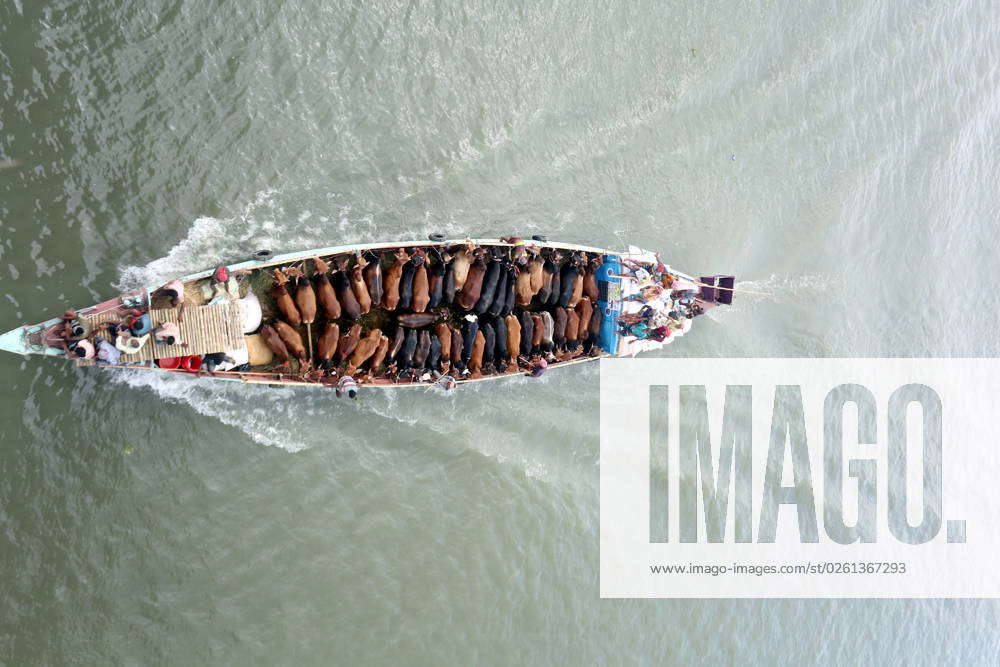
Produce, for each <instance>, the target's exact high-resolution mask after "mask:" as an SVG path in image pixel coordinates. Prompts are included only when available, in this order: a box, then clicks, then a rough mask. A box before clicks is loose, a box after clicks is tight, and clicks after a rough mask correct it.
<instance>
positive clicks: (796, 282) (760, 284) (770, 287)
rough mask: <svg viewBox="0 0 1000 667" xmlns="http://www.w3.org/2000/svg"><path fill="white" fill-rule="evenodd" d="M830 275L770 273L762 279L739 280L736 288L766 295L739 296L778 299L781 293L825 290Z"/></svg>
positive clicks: (790, 293)
mask: <svg viewBox="0 0 1000 667" xmlns="http://www.w3.org/2000/svg"><path fill="white" fill-rule="evenodd" d="M833 281H834V278H833V277H832V276H827V275H822V274H817V275H808V274H806V275H795V276H792V275H787V274H779V273H772V274H771V275H770V276H768V277H767V278H764V279H763V280H741V281H740V282H738V283H736V289H737V290H749V291H752V292H763V293H765V294H767V295H768V296H762V295H758V294H739V293H737V296H738V297H739V298H743V297H753V298H756V299H766V298H772V299H775V298H777V299H780V298H782V296H783V295H796V294H801V293H802V292H826V291H827V290H828V289H829V288H830V286H831V285H832V284H833Z"/></svg>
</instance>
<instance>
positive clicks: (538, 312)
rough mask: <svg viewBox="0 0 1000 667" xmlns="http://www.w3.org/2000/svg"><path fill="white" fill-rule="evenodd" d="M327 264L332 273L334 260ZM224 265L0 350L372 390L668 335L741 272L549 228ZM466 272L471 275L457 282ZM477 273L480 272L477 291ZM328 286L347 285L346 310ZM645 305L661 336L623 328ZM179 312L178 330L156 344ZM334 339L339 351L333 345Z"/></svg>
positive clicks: (20, 333)
mask: <svg viewBox="0 0 1000 667" xmlns="http://www.w3.org/2000/svg"><path fill="white" fill-rule="evenodd" d="M522 256H524V257H525V259H520V257H522ZM477 257H478V258H481V259H476V258H477ZM317 260H319V261H317ZM470 264H471V265H472V267H471V268H470V267H469V265H470ZM571 265H572V267H573V268H570V266H571ZM330 266H332V267H333V269H332V274H331V273H327V271H326V270H325V269H328V268H329V267H330ZM221 268H223V269H224V270H222V271H221V272H220V267H216V268H214V269H209V270H205V271H201V272H199V273H194V274H191V275H187V276H183V277H180V278H178V279H177V281H172V283H171V284H172V285H173V286H174V287H176V286H177V284H178V281H179V284H180V285H182V287H183V290H182V291H183V293H182V294H181V295H178V296H179V297H180V299H179V300H180V301H181V302H182V303H181V304H178V305H179V307H174V301H175V300H174V299H173V298H172V297H173V296H174V294H172V293H170V292H164V290H163V288H164V286H163V285H150V286H147V287H142V288H139V289H135V290H132V291H130V292H127V293H125V294H122V295H119V296H117V297H115V298H113V299H109V300H107V301H103V302H101V303H98V304H95V305H93V306H89V307H85V308H78V309H75V310H72V311H67V312H66V313H65V314H63V315H61V316H56V317H52V318H50V319H48V320H45V321H43V322H40V323H38V324H34V325H25V326H21V327H18V328H17V329H14V330H12V331H8V332H7V333H5V334H2V335H0V349H3V350H7V351H9V352H14V353H17V354H24V355H46V356H53V357H64V358H68V359H71V360H73V361H74V363H76V364H78V365H81V366H96V367H98V368H119V369H129V370H137V371H138V370H144V371H155V372H162V373H173V374H180V375H188V376H196V377H201V378H206V379H215V380H225V381H234V382H244V383H259V384H280V385H305V386H317V387H335V386H337V385H338V383H340V382H341V380H342V378H343V376H344V375H345V374H348V373H350V374H351V375H352V378H353V379H354V380H355V381H356V382H357V384H358V385H360V386H364V387H419V386H424V387H426V386H428V385H437V384H440V385H441V386H447V387H453V386H455V385H457V384H461V383H464V382H475V381H482V380H488V379H495V378H502V377H510V376H514V375H523V374H525V373H528V372H531V371H532V369H536V368H537V367H538V366H540V365H543V366H544V364H542V363H541V362H540V361H539V359H545V360H546V362H547V364H548V368H560V367H563V366H568V365H571V364H576V363H583V362H587V361H593V360H595V359H600V358H602V357H608V356H629V355H634V354H636V353H637V352H639V351H643V350H648V349H655V348H658V347H661V346H662V345H664V344H667V343H670V342H672V341H673V340H674V339H676V338H678V337H680V336H683V335H684V334H685V333H687V331H688V330H689V329H690V328H691V324H692V319H693V318H694V316H695V315H698V314H701V313H703V312H705V311H706V310H708V309H710V308H713V307H716V306H718V305H724V304H729V303H731V300H732V294H733V285H734V278H733V276H701V277H699V278H698V279H695V278H693V277H692V276H689V275H687V274H684V273H681V272H679V271H676V270H674V269H672V268H671V267H669V266H667V265H663V264H662V263H660V260H659V257H658V255H654V254H653V253H650V252H648V251H644V250H641V249H639V248H636V247H634V246H632V247H629V248H628V249H626V250H624V251H614V250H609V249H605V248H595V247H590V246H583V245H576V244H571V243H555V242H549V241H548V240H546V239H545V238H544V237H540V236H536V237H533V238H532V239H530V240H525V239H518V238H508V239H475V240H470V239H451V240H448V239H444V238H442V237H441V235H431V237H430V239H429V240H427V241H407V242H396V243H370V244H361V245H342V246H334V247H328V248H317V249H312V250H305V251H301V252H293V253H288V254H282V255H272V254H271V253H270V252H268V251H260V252H258V253H255V254H254V256H253V257H251V258H250V259H248V260H246V261H243V262H239V263H235V264H231V265H228V266H226V267H221ZM362 268H364V270H362ZM463 270H464V271H465V272H466V277H465V278H464V284H461V285H460V288H456V286H455V285H454V284H453V283H455V282H459V281H460V279H461V278H462V275H461V273H462V271H463ZM376 273H378V274H380V275H381V277H380V278H377V277H376V276H375V275H374V274H376ZM338 274H339V275H338ZM421 274H422V275H421ZM522 274H523V275H522ZM288 278H291V279H290V280H289V281H288V282H287V284H282V283H283V282H284V281H285V280H286V279H288ZM352 279H353V281H352ZM476 280H481V283H480V285H481V288H480V290H479V291H478V293H477V292H476V291H475V289H474V287H475V285H474V284H472V283H474V282H475V281H476ZM567 280H568V281H571V282H572V285H571V286H570V287H567V286H566V283H567ZM394 281H398V283H397V284H398V285H400V287H401V288H402V291H403V296H402V299H400V301H402V303H393V299H391V298H389V299H387V298H386V296H385V294H386V293H388V292H392V291H393V288H392V286H391V284H390V283H392V282H394ZM449 281H451V282H449ZM470 281H472V282H470ZM331 282H332V283H333V285H332V290H331ZM557 282H558V283H559V285H558V288H559V289H558V293H556V294H555V295H554V296H553V292H554V291H555V290H554V288H555V283H557ZM295 284H297V286H295ZM407 285H409V287H408V288H407V287H406V286H407ZM650 285H654V287H652V288H651V287H650ZM663 285H667V287H668V289H662V286H663ZM345 286H346V288H345ZM655 286H659V287H655ZM400 287H397V288H396V289H397V291H398V290H399V289H400ZM491 287H492V289H491ZM644 288H645V289H644ZM670 288H686V289H670ZM692 288H694V289H692ZM300 289H301V291H302V294H299V291H298V290H300ZM345 289H346V292H345ZM407 289H409V293H410V295H411V296H410V298H409V299H408V300H407V298H406V293H407ZM327 290H331V291H332V293H333V295H334V296H335V297H339V298H337V299H335V300H336V301H337V302H338V305H339V306H340V307H339V311H340V312H339V313H338V312H337V310H338V309H334V308H333V307H332V305H331V304H330V302H329V294H330V292H328V291H327ZM319 292H323V293H324V294H323V295H321V294H319ZM360 292H366V293H367V296H368V298H369V300H371V297H373V296H374V297H376V298H375V299H374V301H375V303H373V304H372V305H371V307H370V308H369V309H368V310H367V312H364V313H359V312H358V310H364V303H363V302H364V299H363V298H359V297H363V296H364V294H361V293H360ZM175 293H176V290H175ZM657 293H658V294H657ZM285 294H287V296H284V295H285ZM276 295H277V296H276ZM324 295H325V296H326V298H325V299H324ZM435 295H437V296H435ZM449 297H450V298H449ZM567 297H568V298H567ZM352 298H353V300H354V301H353V303H352V302H351V299H352ZM289 302H290V303H291V304H292V305H291V308H292V310H291V311H290V310H289V305H288V304H289ZM310 302H312V306H311V307H312V311H314V313H315V314H313V313H310ZM460 302H461V303H460ZM463 304H464V306H465V307H463ZM348 306H350V307H348ZM393 306H394V307H393ZM644 306H645V307H647V308H646V310H643V308H644ZM351 311H353V315H354V316H353V317H352V312H351ZM640 311H642V312H643V313H646V314H647V315H648V314H649V313H650V312H653V311H655V312H656V313H657V317H658V318H659V322H660V323H661V324H662V323H663V322H666V325H664V326H663V327H661V328H660V329H659V331H660V334H659V337H661V338H662V336H663V332H664V331H665V332H666V334H667V337H666V338H665V339H663V340H655V339H650V338H647V339H642V340H640V339H639V338H638V337H637V336H636V335H634V331H633V332H632V333H633V335H626V334H624V333H623V324H622V320H623V319H624V320H629V319H631V320H639V319H641V318H639V317H638V316H637V314H638V313H639V312H640ZM296 314H298V317H297V318H296V317H295V315H296ZM629 316H632V317H631V318H630V317H629ZM512 318H513V319H512ZM526 318H527V319H526ZM583 318H587V319H588V321H587V322H582V319H583ZM574 319H575V320H576V325H575V333H574V332H573V331H574V324H573V320H574ZM307 321H308V323H307ZM537 323H541V324H542V332H543V335H542V336H541V340H539V336H537V335H535V336H533V338H534V343H535V344H532V343H533V341H532V340H531V339H529V340H524V338H526V336H524V337H522V341H521V345H513V344H511V341H510V340H509V339H510V338H513V337H514V335H515V334H516V333H518V332H522V327H521V325H522V324H524V325H525V329H526V328H527V327H528V326H530V327H531V328H532V329H536V328H537ZM164 324H166V325H167V327H166V328H165V327H163V325H164ZM172 325H176V328H175V329H172V331H174V332H175V333H177V334H179V338H180V340H179V341H178V340H177V339H176V338H175V339H174V343H175V344H170V339H169V338H167V339H166V340H165V341H162V342H161V341H158V340H157V338H164V336H163V335H162V334H163V332H165V331H168V327H171V326H172ZM407 325H408V326H407ZM442 327H444V328H443V329H442ZM561 327H564V328H561ZM501 328H502V329H503V331H502V332H501V331H500V329H501ZM639 328H640V329H641V328H642V325H640V327H639ZM150 329H152V330H153V331H152V332H150V331H149V330H150ZM116 330H117V331H120V332H121V333H120V334H119V337H118V338H116V337H115V331H116ZM376 330H377V331H376ZM567 330H569V333H571V334H572V335H573V338H572V339H568V338H567ZM477 331H478V332H477ZM289 332H291V333H289ZM522 333H526V331H525V332H522ZM275 334H277V335H275ZM352 334H353V335H352ZM546 334H547V335H546ZM456 335H458V336H461V337H462V343H463V344H462V346H460V348H458V349H460V353H459V355H458V358H455V356H454V355H453V354H451V349H450V347H451V345H449V349H448V350H447V351H445V350H443V349H439V350H438V353H435V348H441V347H442V345H441V343H442V341H443V340H444V339H445V338H453V337H454V336H456ZM129 339H132V340H131V342H129ZM359 339H360V341H361V342H359ZM498 339H502V340H498ZM81 341H83V342H82V344H81ZM122 341H124V344H122ZM113 342H114V343H117V344H116V345H115V346H114V347H113V349H112V345H111V343H113ZM177 343H182V344H177ZM428 345H429V346H430V350H426V349H425V348H427V347H428ZM352 346H353V347H352ZM331 347H334V348H339V354H337V351H336V350H335V351H334V353H333V354H332V356H331V350H330V348H331ZM300 348H302V349H305V350H306V351H305V352H304V353H303V352H302V351H301V349H300ZM348 348H351V349H350V350H348ZM414 348H415V349H414ZM77 349H79V350H82V351H77ZM369 349H371V352H370V353H369ZM101 350H104V352H101V353H100V354H96V353H95V351H101ZM114 350H118V353H120V354H118V353H116V352H114ZM296 351H297V352H296ZM491 351H492V354H491V353H490V352H491ZM394 352H395V354H394ZM116 355H117V356H116ZM324 356H325V357H329V358H328V359H324V358H323V357H324ZM100 357H104V358H103V359H102V358H100ZM286 357H287V358H288V359H287V360H286V359H285V358H286ZM435 357H436V358H435ZM444 357H446V358H447V360H445V359H444ZM220 358H221V361H220ZM206 362H208V363H206ZM373 364H375V367H372V365H373ZM208 371H211V372H208ZM442 378H444V380H445V381H442ZM452 379H453V380H454V383H452V382H450V380H452Z"/></svg>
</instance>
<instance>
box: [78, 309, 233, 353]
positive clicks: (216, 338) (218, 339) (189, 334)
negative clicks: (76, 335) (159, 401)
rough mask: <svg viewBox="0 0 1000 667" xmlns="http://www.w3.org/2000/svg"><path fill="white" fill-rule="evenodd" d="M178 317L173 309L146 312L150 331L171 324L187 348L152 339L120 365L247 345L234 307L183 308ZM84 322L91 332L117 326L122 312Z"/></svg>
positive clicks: (105, 314)
mask: <svg viewBox="0 0 1000 667" xmlns="http://www.w3.org/2000/svg"><path fill="white" fill-rule="evenodd" d="M178 314H179V311H178V309H176V308H166V309H153V310H150V311H149V316H150V319H151V320H152V323H153V328H156V327H157V326H159V325H160V324H162V323H164V322H174V323H175V324H177V326H178V327H179V328H180V331H181V340H182V341H183V342H184V343H186V345H183V346H182V345H166V344H163V343H156V342H154V341H153V340H152V339H151V340H149V341H148V342H147V343H146V344H145V345H144V346H143V347H142V349H141V350H139V352H137V353H136V354H128V355H123V356H122V361H123V362H128V363H132V362H136V361H152V360H154V359H163V358H165V357H183V356H187V355H203V354H211V353H213V352H227V351H229V350H238V349H240V348H242V347H243V346H244V345H245V344H246V343H245V342H244V340H243V325H242V312H241V310H240V307H239V305H238V304H236V303H224V304H219V305H215V306H190V307H186V308H184V312H183V314H182V316H181V317H182V319H181V320H180V321H178ZM83 319H84V320H85V321H86V324H87V325H88V326H89V327H90V328H91V330H94V329H95V328H103V327H102V325H104V324H106V323H108V322H120V321H121V312H120V311H117V310H116V311H112V312H108V313H102V314H100V315H96V316H93V317H84V318H83ZM84 365H90V364H89V363H86V364H84Z"/></svg>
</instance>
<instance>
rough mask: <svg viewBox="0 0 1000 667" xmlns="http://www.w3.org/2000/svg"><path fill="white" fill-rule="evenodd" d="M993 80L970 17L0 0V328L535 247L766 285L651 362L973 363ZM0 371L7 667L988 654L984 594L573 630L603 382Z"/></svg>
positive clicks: (902, 8) (813, 5)
mask: <svg viewBox="0 0 1000 667" xmlns="http://www.w3.org/2000/svg"><path fill="white" fill-rule="evenodd" d="M487 5H488V6H487ZM997 62H1000V18H998V12H997V7H996V4H995V3H994V2H991V1H989V0H959V1H958V2H945V1H944V0H935V1H929V0H914V1H913V2H907V3H901V2H887V1H885V0H877V1H875V2H863V1H861V0H847V1H845V2H837V3H830V2H825V1H820V0H798V1H792V0H772V1H765V0H748V1H745V2H736V3H728V4H725V5H718V4H713V3H703V2H694V1H693V0H680V1H678V2H672V3H664V2H617V1H610V2H600V3H597V2H550V3H533V2H518V1H512V2H502V3H471V2H470V3H456V2H447V1H438V2H423V1H421V0H413V1H412V2H355V3H353V4H352V3H344V2H320V1H319V0H297V1H294V0H287V1H283V0H277V1H275V0H240V1H239V2H203V1H199V0H170V1H168V0H163V1H154V0H145V1H139V0H73V1H68V0H53V1H51V2H36V1H35V0H4V2H2V3H0V163H2V165H0V166H2V168H0V281H2V293H3V298H0V322H2V324H3V326H0V330H6V329H9V328H13V327H14V326H16V325H18V324H20V323H22V322H35V321H38V320H40V319H42V318H43V317H45V316H48V315H49V314H51V313H53V312H56V311H61V310H62V309H63V308H64V307H66V306H79V305H86V304H89V303H92V302H95V301H97V300H98V299H100V298H104V297H107V296H108V295H111V294H114V293H117V292H118V291H119V290H120V289H122V288H126V287H132V286H135V285H138V284H147V283H155V282H158V281H161V280H164V279H166V278H169V277H173V276H175V275H178V274H183V273H186V272H189V271H192V270H196V269H201V268H204V267H208V266H212V265H214V264H215V263H217V262H229V261H235V260H239V259H242V258H244V257H245V256H246V255H248V254H249V253H250V252H252V251H253V250H255V249H258V248H263V247H267V248H273V249H277V250H282V251H284V250H297V249H302V248H308V247H316V246H325V245H332V244H339V243H352V242H368V241H382V240H395V239H400V238H421V237H423V236H425V235H426V234H428V233H431V232H444V233H446V234H448V235H450V236H466V235H469V236H473V237H475V236H497V235H506V234H509V233H522V234H531V233H545V234H548V235H549V237H550V238H553V239H560V240H566V241H572V242H579V243H587V244H592V245H598V246H606V247H622V246H623V244H624V243H626V242H632V243H635V244H637V245H640V246H643V247H650V248H656V249H659V250H661V251H662V252H663V255H664V258H665V259H666V260H667V261H668V262H669V263H671V264H673V265H674V266H677V267H678V268H681V269H684V270H687V271H689V272H691V273H699V274H710V273H730V272H731V273H735V274H737V275H738V276H739V277H740V280H741V286H742V287H744V288H745V289H748V290H753V291H756V292H763V293H767V294H770V296H750V295H741V296H740V297H737V300H736V303H735V304H734V307H733V308H731V309H729V310H727V311H725V312H720V311H716V312H713V313H712V314H711V315H710V316H707V317H704V318H699V320H698V321H697V322H696V326H695V330H694V331H693V332H692V333H691V334H690V335H689V336H687V337H685V338H684V339H682V340H680V341H678V342H677V343H676V344H674V345H672V346H670V347H669V348H667V350H666V353H667V354H670V355H683V356H893V355H905V356H995V355H996V354H997V353H998V350H1000V342H998V341H1000V339H998V338H997V337H996V335H995V329H996V326H995V317H996V315H995V314H996V312H997V307H998V297H997V295H996V292H995V291H994V290H992V289H991V286H992V285H993V284H995V276H996V275H997V273H998V270H1000V262H998V260H997V257H996V255H997V252H996V249H997V245H998V235H1000V229H998V223H997V221H998V219H1000V216H998V204H997V201H998V199H997V196H996V192H997V185H998V178H997V174H998V173H1000V172H998V167H1000V164H998V155H1000V151H998V150H997V149H998V134H997V130H996V128H997V127H998V126H1000V86H998V84H1000V68H998V67H997ZM0 373H2V375H3V378H4V381H5V382H4V383H5V388H4V389H3V392H4V393H3V400H2V402H0V420H2V421H0V564H2V567H3V570H2V576H0V662H5V663H8V664H25V663H46V664H67V663H84V664H117V663H130V664H137V663H149V662H156V663H172V664H198V663H206V662H210V663H224V664H250V663H253V664H330V663H340V664H352V665H353V664H387V663H390V664H428V665H430V664H434V665H437V664H461V665H467V664H477V663H485V664H531V663H540V664H560V663H561V664H595V663H598V664H603V663H610V664H619V663H626V664H635V663H647V664H662V663H664V662H671V663H677V664H687V663H691V662H696V661H697V662H707V663H709V664H717V663H733V662H737V661H738V662H754V663H774V662H782V663H790V662H795V663H826V664H829V663H834V662H840V663H844V662H849V663H866V664H870V663H875V662H892V663H897V662H908V663H927V664H940V663H941V662H958V661H973V662H982V663H993V664H995V663H996V662H997V660H998V657H1000V643H998V639H997V633H996V630H995V628H996V627H997V625H998V621H1000V618H998V616H1000V614H998V609H1000V607H998V606H997V605H996V604H995V603H992V602H988V601H981V602H974V601H780V600H778V601H723V600H714V601H697V600H660V601H643V600H631V601H630V600H605V601H602V600H600V599H599V597H598V511H597V507H598V473H599V470H598V459H599V457H598V450H599V446H598V428H599V422H598V417H597V413H598V411H597V406H598V378H599V373H598V368H597V367H596V365H593V366H591V365H585V366H583V367H580V366H576V367H573V368H571V369H567V370H564V371H561V372H553V373H550V374H548V375H546V377H544V378H542V379H541V380H539V381H532V380H529V379H527V378H525V379H523V380H514V381H510V382H504V383H485V384H484V385H482V386H475V387H467V388H463V389H462V390H461V391H459V392H458V393H457V394H456V395H455V396H451V397H441V396H439V395H437V394H433V393H424V392H420V391H416V392H405V391H403V390H398V391H389V392H381V393H376V392H374V391H370V392H364V391H363V392H362V396H361V400H360V401H358V402H357V403H356V404H355V403H350V402H348V401H346V400H340V401H338V400H337V399H335V398H334V396H333V395H332V393H323V392H315V391H309V390H280V389H268V388H262V387H242V386H229V385H228V384H226V385H223V386H219V384H217V383H195V382H188V381H184V380H183V379H174V378H168V379H166V380H165V379H162V378H160V379H157V378H152V377H149V376H139V375H136V376H130V375H124V374H123V375H115V374H112V373H102V372H98V371H94V370H77V369H75V368H72V367H70V366H69V365H67V364H65V363H62V362H60V361H58V360H39V359H30V360H22V359H20V358H18V357H15V356H11V355H4V356H3V357H2V358H0ZM984 576H985V575H984Z"/></svg>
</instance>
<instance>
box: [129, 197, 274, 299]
mask: <svg viewBox="0 0 1000 667" xmlns="http://www.w3.org/2000/svg"><path fill="white" fill-rule="evenodd" d="M277 194H278V191H277V190H264V191H262V192H259V193H258V194H257V196H256V197H255V198H254V200H253V201H252V202H250V203H249V204H247V205H246V206H245V207H244V208H243V210H242V211H240V212H239V213H238V214H237V215H235V216H233V217H231V218H212V217H201V218H198V219H197V220H195V221H194V223H193V224H192V225H191V228H190V229H189V230H188V234H187V236H186V237H185V238H184V239H183V240H182V241H180V242H179V243H178V244H177V245H175V246H174V247H173V248H171V249H170V250H169V251H168V252H167V254H166V255H165V256H163V257H161V258H159V259H155V260H153V261H152V262H150V263H149V264H147V265H145V266H127V267H125V268H123V269H121V271H120V277H119V282H118V285H117V287H118V288H119V289H121V290H122V291H127V290H130V289H135V288H137V287H146V286H151V285H159V284H163V283H166V282H169V281H170V280H173V279H174V278H176V277H177V276H182V275H185V274H188V273H194V272H196V271H202V270H204V269H207V268H211V267H213V266H216V265H219V264H230V263H233V262H234V261H243V260H244V259H247V258H248V257H249V256H250V254H251V253H252V252H254V251H255V250H257V249H260V248H277V247H280V246H282V245H284V244H285V243H286V242H287V239H284V238H282V237H283V236H284V235H285V234H287V232H285V231H283V229H282V227H281V223H280V221H281V220H282V217H283V210H282V207H281V205H280V204H279V203H278V200H277V197H276V195H277Z"/></svg>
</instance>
